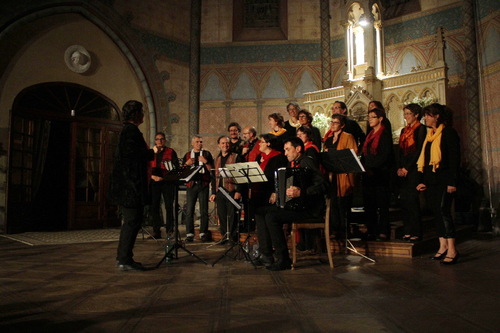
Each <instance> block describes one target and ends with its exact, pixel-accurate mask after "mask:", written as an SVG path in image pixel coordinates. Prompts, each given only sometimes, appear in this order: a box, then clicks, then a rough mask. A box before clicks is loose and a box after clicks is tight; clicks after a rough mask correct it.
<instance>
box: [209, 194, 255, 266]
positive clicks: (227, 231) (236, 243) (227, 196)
mask: <svg viewBox="0 0 500 333" xmlns="http://www.w3.org/2000/svg"><path fill="white" fill-rule="evenodd" d="M219 192H221V193H222V194H223V195H224V196H225V197H226V199H227V200H228V201H229V202H230V203H231V204H232V205H233V206H234V207H235V209H236V211H235V215H236V216H238V213H239V211H240V210H241V208H242V207H241V205H240V204H239V203H237V202H236V201H235V200H234V199H233V198H232V197H231V195H230V194H229V192H227V191H226V189H224V188H223V187H219ZM230 218H231V216H230V215H228V216H227V217H226V220H227V221H226V223H227V229H226V233H225V234H224V236H223V238H222V239H224V238H225V237H227V239H228V240H230V229H229V227H230V224H229V219H230ZM233 223H235V221H233ZM236 234H237V235H238V240H237V241H236V242H234V243H233V244H231V246H230V247H229V248H228V249H227V250H226V251H225V252H224V253H223V254H222V255H221V256H220V257H219V258H217V259H216V260H215V261H214V262H213V264H212V267H213V266H215V264H217V263H218V262H219V261H220V260H221V259H222V258H224V257H226V256H228V254H229V252H231V251H232V250H233V249H234V248H235V247H238V253H237V254H236V256H234V258H233V259H236V258H237V257H238V256H239V255H241V254H243V256H244V257H245V259H246V260H249V261H250V262H252V264H254V263H253V261H252V258H251V257H250V255H249V254H248V252H247V251H245V249H244V248H243V245H242V244H243V243H242V242H240V229H239V227H238V228H237V231H236ZM221 241H222V240H221ZM254 266H255V264H254Z"/></svg>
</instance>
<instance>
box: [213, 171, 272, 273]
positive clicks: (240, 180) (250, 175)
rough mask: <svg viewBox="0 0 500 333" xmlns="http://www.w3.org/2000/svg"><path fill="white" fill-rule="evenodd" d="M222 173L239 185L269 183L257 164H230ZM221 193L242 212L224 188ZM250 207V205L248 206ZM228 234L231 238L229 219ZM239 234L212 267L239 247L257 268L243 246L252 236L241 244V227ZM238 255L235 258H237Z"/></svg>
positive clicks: (221, 188) (239, 250) (240, 251)
mask: <svg viewBox="0 0 500 333" xmlns="http://www.w3.org/2000/svg"><path fill="white" fill-rule="evenodd" d="M220 171H221V175H223V177H231V178H233V179H234V181H235V182H236V183H237V184H251V183H259V182H265V181H267V177H266V176H265V175H264V172H263V171H262V169H261V168H260V166H259V164H258V163H257V162H243V163H234V164H228V165H226V168H224V169H223V170H220ZM219 191H221V193H222V194H223V195H224V196H225V197H226V198H227V199H228V200H229V202H230V203H231V204H232V205H233V206H234V207H235V208H236V210H237V211H239V210H241V208H242V207H241V205H240V204H238V203H237V202H236V201H235V200H234V199H233V198H232V197H231V195H230V194H229V193H228V192H227V191H226V190H225V189H224V188H223V187H219ZM247 207H248V205H247ZM226 230H227V231H226V234H225V235H224V237H226V236H229V235H228V233H229V217H228V218H227V229H226ZM237 234H238V241H237V242H235V243H234V244H232V245H231V247H229V248H228V249H227V250H226V251H225V252H224V253H223V254H222V255H221V256H220V257H219V258H217V260H215V261H214V263H213V264H212V267H213V266H215V264H216V263H217V262H219V261H220V260H221V259H222V258H224V257H225V256H227V254H228V253H229V252H230V251H231V250H232V249H233V248H234V247H236V246H237V247H238V254H239V253H243V256H244V257H245V259H246V260H248V261H250V262H251V263H252V265H253V266H254V267H256V265H255V263H254V262H253V259H252V257H251V256H250V254H249V253H248V252H247V251H245V249H244V247H243V244H245V243H246V242H247V240H248V238H249V237H250V235H247V239H245V241H244V242H240V240H239V235H240V230H239V226H238V228H237ZM237 256H238V255H236V256H235V258H236V257H237Z"/></svg>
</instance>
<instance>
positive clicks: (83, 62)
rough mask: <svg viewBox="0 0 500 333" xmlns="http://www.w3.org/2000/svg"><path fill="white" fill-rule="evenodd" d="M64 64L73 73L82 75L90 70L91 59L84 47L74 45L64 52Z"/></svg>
mask: <svg viewBox="0 0 500 333" xmlns="http://www.w3.org/2000/svg"><path fill="white" fill-rule="evenodd" d="M64 62H65V63H66V66H67V67H68V68H69V69H70V70H71V71H72V72H75V73H79V74H81V73H85V72H86V71H88V70H89V68H90V64H91V57H90V54H89V52H88V51H87V50H86V49H85V48H84V47H83V46H80V45H72V46H70V47H68V48H67V49H66V51H65V52H64Z"/></svg>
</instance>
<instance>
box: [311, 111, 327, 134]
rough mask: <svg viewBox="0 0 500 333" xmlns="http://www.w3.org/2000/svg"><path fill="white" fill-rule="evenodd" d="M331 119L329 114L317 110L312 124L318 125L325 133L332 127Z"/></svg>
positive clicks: (322, 132)
mask: <svg viewBox="0 0 500 333" xmlns="http://www.w3.org/2000/svg"><path fill="white" fill-rule="evenodd" d="M330 120H331V119H330V117H328V116H327V115H325V114H323V113H319V112H316V113H315V114H314V118H313V121H312V125H313V126H314V127H317V128H318V129H319V131H320V132H321V134H322V135H323V134H325V132H326V131H327V130H328V129H329V128H330Z"/></svg>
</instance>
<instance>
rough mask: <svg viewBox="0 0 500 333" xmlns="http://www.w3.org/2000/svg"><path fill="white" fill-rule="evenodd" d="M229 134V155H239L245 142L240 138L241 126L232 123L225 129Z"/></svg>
mask: <svg viewBox="0 0 500 333" xmlns="http://www.w3.org/2000/svg"><path fill="white" fill-rule="evenodd" d="M227 131H228V133H229V150H230V152H231V153H236V154H238V155H241V154H242V152H243V146H244V145H245V141H243V140H242V139H241V138H240V133H241V126H240V124H238V123H235V122H232V123H230V124H229V126H228V127H227Z"/></svg>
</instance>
